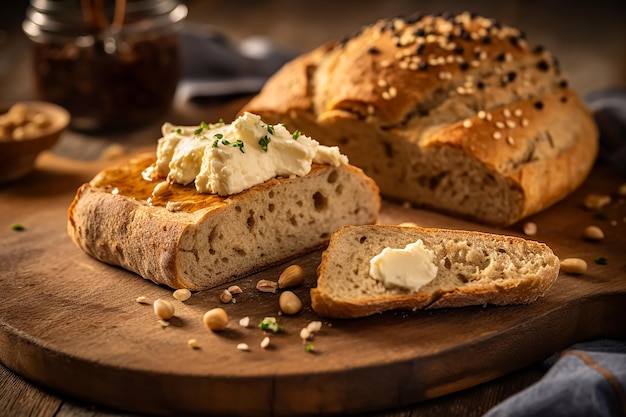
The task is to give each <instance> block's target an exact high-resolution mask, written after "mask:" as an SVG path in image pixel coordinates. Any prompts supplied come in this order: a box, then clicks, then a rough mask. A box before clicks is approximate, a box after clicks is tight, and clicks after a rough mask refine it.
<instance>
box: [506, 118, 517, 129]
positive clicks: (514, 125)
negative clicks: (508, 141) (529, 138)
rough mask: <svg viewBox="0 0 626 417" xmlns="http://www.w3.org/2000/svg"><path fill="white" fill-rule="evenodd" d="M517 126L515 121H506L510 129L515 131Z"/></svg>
mask: <svg viewBox="0 0 626 417" xmlns="http://www.w3.org/2000/svg"><path fill="white" fill-rule="evenodd" d="M516 126H517V124H516V123H515V122H514V121H513V120H507V121H506V127H508V128H509V129H515V127H516Z"/></svg>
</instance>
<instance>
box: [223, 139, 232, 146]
mask: <svg viewBox="0 0 626 417" xmlns="http://www.w3.org/2000/svg"><path fill="white" fill-rule="evenodd" d="M222 145H230V141H229V140H228V139H222Z"/></svg>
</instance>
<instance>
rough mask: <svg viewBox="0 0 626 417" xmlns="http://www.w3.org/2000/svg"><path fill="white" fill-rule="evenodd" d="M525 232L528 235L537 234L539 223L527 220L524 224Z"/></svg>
mask: <svg viewBox="0 0 626 417" xmlns="http://www.w3.org/2000/svg"><path fill="white" fill-rule="evenodd" d="M523 229H524V234H525V235H528V236H535V235H536V234H537V223H533V222H526V223H524V226H523Z"/></svg>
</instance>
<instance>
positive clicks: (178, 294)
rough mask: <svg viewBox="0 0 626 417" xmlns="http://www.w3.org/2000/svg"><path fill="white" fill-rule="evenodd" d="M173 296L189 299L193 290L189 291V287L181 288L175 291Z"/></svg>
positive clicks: (179, 299)
mask: <svg viewBox="0 0 626 417" xmlns="http://www.w3.org/2000/svg"><path fill="white" fill-rule="evenodd" d="M172 296H173V297H174V298H175V299H177V300H178V301H187V300H189V298H191V291H189V290H188V289H187V288H181V289H178V290H176V291H174V293H173V294H172Z"/></svg>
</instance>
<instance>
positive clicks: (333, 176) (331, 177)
mask: <svg viewBox="0 0 626 417" xmlns="http://www.w3.org/2000/svg"><path fill="white" fill-rule="evenodd" d="M338 177H339V173H337V171H335V170H333V172H331V173H330V174H328V178H326V181H328V183H329V184H334V183H335V182H337V178H338Z"/></svg>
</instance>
